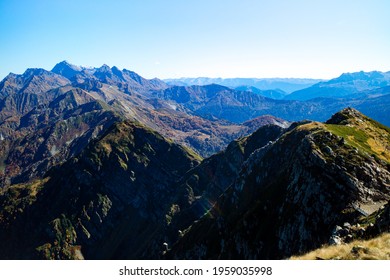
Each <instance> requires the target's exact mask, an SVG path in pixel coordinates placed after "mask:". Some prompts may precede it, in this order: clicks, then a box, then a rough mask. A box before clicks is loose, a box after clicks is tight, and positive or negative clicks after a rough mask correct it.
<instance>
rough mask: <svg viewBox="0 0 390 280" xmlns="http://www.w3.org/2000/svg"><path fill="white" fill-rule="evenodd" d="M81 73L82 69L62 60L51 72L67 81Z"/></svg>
mask: <svg viewBox="0 0 390 280" xmlns="http://www.w3.org/2000/svg"><path fill="white" fill-rule="evenodd" d="M81 71H83V68H82V67H79V66H76V65H73V64H70V63H69V62H68V61H66V60H64V61H62V62H60V63H57V64H56V65H55V66H54V67H53V69H52V70H51V72H53V73H56V74H59V75H62V76H64V77H66V78H68V79H72V78H73V77H74V76H76V75H77V74H79V73H80V72H81Z"/></svg>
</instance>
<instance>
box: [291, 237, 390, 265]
mask: <svg viewBox="0 0 390 280" xmlns="http://www.w3.org/2000/svg"><path fill="white" fill-rule="evenodd" d="M291 259H292V260H315V259H324V260H390V233H384V234H382V235H380V236H378V237H376V238H373V239H370V240H355V241H353V242H351V243H348V244H343V245H339V246H324V247H322V248H320V249H317V250H315V251H312V252H310V253H307V254H305V255H302V256H294V257H292V258H291Z"/></svg>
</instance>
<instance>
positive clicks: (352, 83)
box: [285, 71, 390, 100]
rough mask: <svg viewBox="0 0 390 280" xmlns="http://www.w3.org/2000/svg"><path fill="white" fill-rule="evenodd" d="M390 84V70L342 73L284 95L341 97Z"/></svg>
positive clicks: (311, 97)
mask: <svg viewBox="0 0 390 280" xmlns="http://www.w3.org/2000/svg"><path fill="white" fill-rule="evenodd" d="M389 85H390V72H378V71H373V72H363V71H361V72H355V73H344V74H342V75H341V76H340V77H338V78H335V79H332V80H329V81H326V82H320V83H317V84H315V85H313V86H311V87H309V88H306V89H302V90H298V91H295V92H293V93H291V94H289V95H287V96H286V97H285V99H289V100H309V99H313V98H317V97H334V98H342V97H346V96H351V95H355V94H358V93H359V92H363V91H367V90H373V89H376V88H380V87H384V86H389Z"/></svg>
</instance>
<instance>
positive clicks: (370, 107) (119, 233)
mask: <svg viewBox="0 0 390 280" xmlns="http://www.w3.org/2000/svg"><path fill="white" fill-rule="evenodd" d="M387 74H388V73H380V72H370V73H354V74H345V75H342V76H341V77H339V78H336V79H334V80H330V81H327V82H324V81H320V82H319V83H317V84H312V85H308V87H307V88H306V89H301V90H299V91H296V92H293V93H291V94H288V95H285V96H301V97H302V98H300V99H302V100H287V99H286V97H283V98H284V99H283V100H281V99H273V98H270V97H266V96H264V95H262V92H264V91H257V90H256V89H255V88H251V87H252V85H250V84H246V85H241V86H242V87H241V88H239V89H235V88H230V87H226V86H223V85H218V84H209V85H190V86H187V85H186V86H177V85H175V86H172V85H169V84H167V83H165V82H164V81H162V80H159V79H145V78H143V77H141V76H139V75H138V74H137V73H135V72H133V71H130V70H126V69H123V70H120V69H118V68H117V67H109V66H107V65H103V66H101V67H99V68H86V67H79V66H75V65H72V64H70V63H68V62H66V61H63V62H60V63H58V64H57V65H55V66H54V68H53V69H52V70H51V71H47V70H44V69H27V70H26V71H25V73H23V74H21V75H17V74H12V73H11V74H9V75H8V76H7V77H6V78H5V79H3V81H1V82H0V258H2V259H172V258H174V259H177V258H179V259H189V258H190V259H281V258H288V257H291V256H295V255H300V254H304V253H306V252H308V251H311V250H314V249H316V248H319V247H321V246H323V245H324V244H328V243H332V244H341V243H346V242H350V241H353V240H356V239H358V238H366V239H369V238H373V237H377V236H378V235H379V234H381V233H383V232H388V231H389V230H390V228H389V227H390V216H389V213H390V211H389V203H388V201H389V198H390V188H389V186H390V129H389V128H388V127H386V125H389V119H388V115H389V114H388V113H389V112H388V108H389V106H388V102H389V101H390V99H389V98H390V95H389V92H388V90H389V85H388V83H387V80H386V79H387ZM343 76H344V77H343ZM304 82H305V83H306V82H307V81H302V84H303V83H304ZM331 87H333V88H334V89H337V91H338V90H339V89H342V91H340V92H341V93H340V95H337V94H336V93H335V92H336V90H335V91H333V92H331V91H327V90H326V89H327V88H331ZM319 88H321V92H324V94H322V93H321V94H320V95H319V96H315V94H314V93H316V92H317V93H318V92H320V91H318V89H319ZM305 90H306V92H304V93H302V91H305ZM308 91H309V92H310V91H311V92H314V93H313V97H315V98H314V99H309V100H303V99H305V98H304V96H311V94H309V93H308ZM267 92H268V94H269V95H270V96H272V94H274V95H276V94H278V93H279V94H282V95H284V94H283V93H282V92H281V91H280V90H267ZM329 92H331V93H329ZM347 92H348V93H347ZM327 93H329V96H327V95H326V94H327ZM279 97H281V95H279V96H278V98H279ZM351 107H354V108H356V109H359V111H361V112H359V111H357V110H356V109H353V108H351ZM345 108H346V109H345ZM363 113H364V114H363ZM308 119H310V120H308ZM374 119H375V120H374ZM378 121H380V122H381V123H383V124H381V123H380V122H378ZM26 233H28V234H26Z"/></svg>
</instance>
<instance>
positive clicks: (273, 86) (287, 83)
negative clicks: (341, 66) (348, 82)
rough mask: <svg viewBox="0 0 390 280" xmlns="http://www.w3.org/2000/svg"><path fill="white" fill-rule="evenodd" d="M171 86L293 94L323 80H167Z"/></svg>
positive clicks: (203, 78)
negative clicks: (242, 88)
mask: <svg viewBox="0 0 390 280" xmlns="http://www.w3.org/2000/svg"><path fill="white" fill-rule="evenodd" d="M164 81H165V82H166V83H167V84H169V85H175V86H193V85H197V86H204V85H210V84H218V85H222V86H226V87H230V88H237V87H241V86H246V87H256V88H258V89H260V90H277V89H279V90H282V91H284V92H286V93H291V92H293V91H297V90H300V89H304V88H307V87H310V86H312V85H314V84H316V83H318V82H321V81H323V80H319V79H296V78H263V79H257V78H226V79H223V78H205V77H200V78H179V79H165V80H164Z"/></svg>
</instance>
